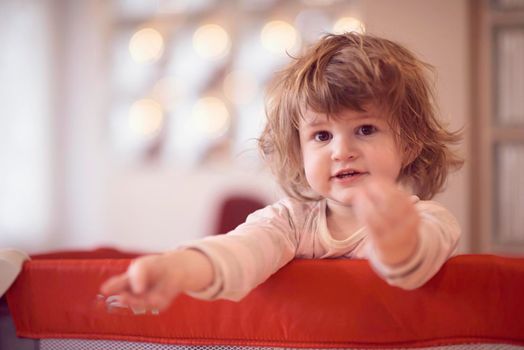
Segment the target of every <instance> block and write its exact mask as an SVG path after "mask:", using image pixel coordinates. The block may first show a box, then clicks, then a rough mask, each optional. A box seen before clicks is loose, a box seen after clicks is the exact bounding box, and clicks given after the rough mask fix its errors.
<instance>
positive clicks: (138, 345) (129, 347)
mask: <svg viewBox="0 0 524 350" xmlns="http://www.w3.org/2000/svg"><path fill="white" fill-rule="evenodd" d="M117 349H118V350H272V349H274V350H299V348H280V347H256V346H234V345H225V346H224V345H216V346H211V345H202V346H201V345H187V346H186V345H170V344H159V343H142V342H130V341H115V340H83V339H42V340H41V341H40V350H117ZM316 349H319V348H309V349H308V348H306V349H300V350H316ZM413 349H428V350H523V349H524V346H517V345H508V344H461V345H446V346H433V347H421V348H389V350H413ZM338 350H366V348H339V349H338Z"/></svg>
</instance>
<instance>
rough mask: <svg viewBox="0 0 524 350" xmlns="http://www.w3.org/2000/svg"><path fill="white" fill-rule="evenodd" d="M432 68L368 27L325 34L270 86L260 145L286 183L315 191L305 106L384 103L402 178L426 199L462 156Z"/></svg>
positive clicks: (308, 195) (359, 107)
mask: <svg viewBox="0 0 524 350" xmlns="http://www.w3.org/2000/svg"><path fill="white" fill-rule="evenodd" d="M432 70H433V69H432V67H431V66H430V65H428V64H427V63H424V62H422V61H420V60H419V59H417V58H416V57H415V56H414V55H413V54H412V53H411V52H410V51H408V50H407V49H405V48H404V47H402V46H400V45H399V44H396V43H394V42H392V41H389V40H386V39H383V38H378V37H375V36H372V35H367V34H357V33H345V34H340V35H334V34H327V35H325V36H324V37H323V38H321V39H320V41H319V42H318V43H316V44H315V45H313V46H311V47H310V48H308V49H307V50H306V51H305V53H304V54H303V55H301V56H300V57H298V58H294V59H293V61H292V62H291V64H290V65H289V66H287V68H285V69H284V70H283V71H281V72H279V73H278V74H277V75H276V76H275V79H274V81H273V83H272V84H271V86H270V89H269V92H268V96H267V101H266V102H267V103H266V114H267V124H266V127H265V129H264V131H263V132H262V135H261V137H260V139H259V149H260V150H261V153H262V156H263V157H264V159H265V160H266V161H267V162H268V164H269V166H270V167H271V169H272V171H273V173H274V174H275V175H276V177H277V180H278V182H279V184H280V185H281V187H282V188H283V190H284V191H285V192H286V193H287V194H288V195H289V196H291V197H293V198H297V199H301V200H312V199H317V197H318V196H317V195H315V194H314V193H313V191H312V190H311V188H310V186H309V184H308V182H307V180H306V176H305V173H304V166H303V161H302V154H301V150H300V141H299V133H298V126H299V123H300V120H301V118H303V113H304V111H305V110H306V109H309V110H312V111H314V112H317V113H324V114H326V115H327V116H328V117H330V116H332V115H335V114H337V113H339V112H341V111H343V110H345V109H350V110H354V111H365V106H366V105H368V104H375V105H376V106H377V107H379V108H381V110H383V111H385V114H386V117H387V120H388V123H389V125H390V126H391V128H392V130H393V132H394V135H395V141H396V143H397V145H398V146H399V149H400V150H402V151H403V152H404V157H403V158H404V159H403V164H402V169H401V171H400V174H399V178H398V181H400V182H403V183H408V184H409V185H410V186H411V187H412V188H413V190H414V192H415V194H417V195H418V196H419V197H420V198H421V199H430V198H432V197H433V196H434V195H435V194H436V193H438V192H440V191H441V190H442V188H443V187H444V185H445V182H446V177H447V174H448V172H449V170H452V169H458V168H459V167H460V166H461V165H462V163H463V161H462V159H461V158H460V157H459V156H457V155H456V154H455V153H454V152H453V151H452V150H450V148H449V146H450V145H452V144H455V143H458V142H459V141H460V140H461V133H460V132H449V131H446V129H445V128H444V127H443V126H442V125H441V124H440V122H439V121H438V119H437V116H436V111H435V105H434V95H433V90H432V86H431V85H430V84H429V80H428V77H427V73H428V72H431V71H432Z"/></svg>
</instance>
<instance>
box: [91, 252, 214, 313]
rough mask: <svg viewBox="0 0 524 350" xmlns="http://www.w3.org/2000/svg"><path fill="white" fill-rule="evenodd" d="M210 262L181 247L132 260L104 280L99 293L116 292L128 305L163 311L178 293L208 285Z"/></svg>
mask: <svg viewBox="0 0 524 350" xmlns="http://www.w3.org/2000/svg"><path fill="white" fill-rule="evenodd" d="M213 280H214V272H213V266H212V264H211V261H210V260H209V259H208V258H207V256H205V255H204V254H203V253H201V252H199V251H198V250H194V249H183V250H176V251H173V252H168V253H164V254H160V255H147V256H144V257H141V258H138V259H136V260H134V261H133V262H132V263H131V265H130V266H129V268H128V269H127V271H126V272H125V273H123V274H121V275H118V276H114V277H112V278H110V279H109V280H107V281H106V282H104V283H103V284H102V286H101V287H100V292H101V293H102V294H104V295H119V296H120V302H122V303H124V304H126V305H129V306H130V307H132V308H140V309H158V310H164V309H166V308H167V307H168V306H169V305H170V304H171V301H172V300H173V299H174V298H175V297H176V296H177V295H178V294H179V293H182V292H194V291H200V290H203V289H205V288H206V287H208V286H209V285H211V284H212V282H213Z"/></svg>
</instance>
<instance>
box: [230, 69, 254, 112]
mask: <svg viewBox="0 0 524 350" xmlns="http://www.w3.org/2000/svg"><path fill="white" fill-rule="evenodd" d="M222 87H223V89H224V95H225V96H226V97H227V98H228V99H229V100H230V101H231V102H233V103H234V104H237V105H244V104H247V103H249V102H251V101H252V100H253V99H254V97H255V96H256V94H257V91H258V84H257V81H256V79H255V77H254V76H253V74H252V73H250V72H248V71H245V70H235V71H232V72H230V73H229V74H228V75H227V76H226V77H225V78H224V83H223V84H222Z"/></svg>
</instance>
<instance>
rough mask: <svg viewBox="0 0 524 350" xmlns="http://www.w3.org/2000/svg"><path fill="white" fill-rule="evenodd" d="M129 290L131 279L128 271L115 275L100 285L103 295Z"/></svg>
mask: <svg viewBox="0 0 524 350" xmlns="http://www.w3.org/2000/svg"><path fill="white" fill-rule="evenodd" d="M126 290H129V279H128V277H127V274H126V273H123V274H120V275H117V276H113V277H111V278H110V279H108V280H107V281H105V282H104V283H103V284H102V286H100V293H102V294H103V295H110V294H118V293H121V292H123V291H126Z"/></svg>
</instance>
